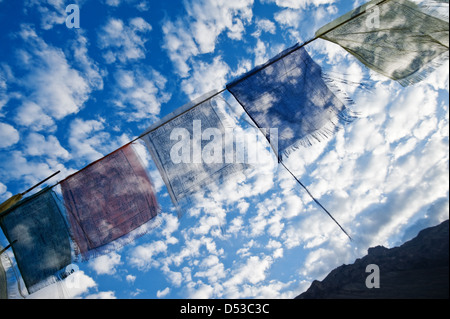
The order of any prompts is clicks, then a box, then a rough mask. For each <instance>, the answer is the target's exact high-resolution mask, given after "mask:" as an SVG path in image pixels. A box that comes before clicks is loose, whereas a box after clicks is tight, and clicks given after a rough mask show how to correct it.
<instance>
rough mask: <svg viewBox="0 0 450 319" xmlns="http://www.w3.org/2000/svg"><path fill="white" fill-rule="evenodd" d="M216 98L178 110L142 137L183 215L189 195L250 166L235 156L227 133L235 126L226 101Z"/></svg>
mask: <svg viewBox="0 0 450 319" xmlns="http://www.w3.org/2000/svg"><path fill="white" fill-rule="evenodd" d="M214 95H215V93H208V94H207V95H206V96H207V97H206V98H205V96H202V97H200V98H199V99H197V100H195V101H192V102H190V103H188V104H186V105H184V106H183V107H180V108H178V109H177V110H176V111H175V112H173V113H171V114H169V115H167V116H166V117H164V118H163V119H161V120H160V121H159V122H158V123H155V124H154V125H152V126H151V127H149V128H148V129H147V130H146V132H145V133H144V134H143V139H144V141H145V142H146V145H147V147H148V149H149V151H150V153H151V155H152V157H153V160H154V162H155V163H156V165H157V167H158V169H159V171H160V173H161V176H162V178H163V180H164V182H165V184H166V186H167V189H168V192H169V194H170V196H171V199H172V201H173V203H174V204H175V205H176V207H177V208H178V210H179V214H180V215H181V214H182V210H183V207H184V206H183V205H185V204H189V203H190V199H191V197H190V195H192V194H194V193H195V192H196V191H198V190H200V189H202V188H203V187H205V186H206V185H211V184H213V183H215V184H216V185H220V183H221V182H223V181H225V180H226V179H228V178H229V177H230V176H231V175H233V174H234V173H237V172H244V171H245V170H246V169H248V168H249V167H250V165H248V164H246V163H241V162H238V161H236V160H235V158H234V157H233V154H234V153H233V147H234V144H233V141H232V140H231V141H230V140H229V137H230V136H231V135H230V134H227V132H232V131H233V123H232V121H231V120H230V118H229V117H227V114H226V111H225V110H226V108H225V105H226V102H225V101H224V100H223V99H221V98H220V97H217V98H211V97H212V96H214ZM208 97H210V98H208ZM227 130H228V131H227ZM231 137H232V136H231ZM230 154H231V156H230Z"/></svg>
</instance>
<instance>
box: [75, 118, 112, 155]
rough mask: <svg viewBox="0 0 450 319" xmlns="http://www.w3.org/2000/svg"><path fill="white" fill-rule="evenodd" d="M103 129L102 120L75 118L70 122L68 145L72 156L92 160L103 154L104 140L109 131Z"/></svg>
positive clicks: (107, 137) (106, 138) (107, 136)
mask: <svg viewBox="0 0 450 319" xmlns="http://www.w3.org/2000/svg"><path fill="white" fill-rule="evenodd" d="M103 130H104V124H103V120H82V119H81V118H76V119H74V120H73V121H72V123H71V124H70V137H69V145H70V147H71V151H72V154H73V157H74V158H76V159H77V160H82V159H85V160H87V161H89V162H93V161H95V160H97V159H99V158H101V157H102V156H103V153H102V152H101V151H102V150H103V151H104V150H105V141H106V140H108V139H109V137H110V135H109V133H106V132H104V131H103Z"/></svg>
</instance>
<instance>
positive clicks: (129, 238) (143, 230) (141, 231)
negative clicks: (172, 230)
mask: <svg viewBox="0 0 450 319" xmlns="http://www.w3.org/2000/svg"><path fill="white" fill-rule="evenodd" d="M161 224H162V219H161V216H160V209H158V212H157V215H156V216H155V217H153V218H151V219H149V220H148V221H147V222H145V223H144V224H142V225H140V226H139V227H137V228H135V229H133V230H132V231H131V232H129V233H127V234H125V235H123V236H121V237H119V238H117V239H115V240H113V241H112V242H110V243H108V244H105V245H102V246H99V247H95V248H91V249H89V250H88V251H85V252H81V251H79V250H77V251H76V260H75V261H74V262H86V261H88V260H91V259H94V258H97V257H100V256H103V255H107V254H110V253H112V252H115V251H117V250H119V249H121V248H123V247H125V246H126V245H128V244H131V243H132V242H133V241H135V240H136V239H138V238H140V237H142V236H145V235H147V234H148V233H149V232H151V231H152V230H154V229H155V228H158V227H159V226H161Z"/></svg>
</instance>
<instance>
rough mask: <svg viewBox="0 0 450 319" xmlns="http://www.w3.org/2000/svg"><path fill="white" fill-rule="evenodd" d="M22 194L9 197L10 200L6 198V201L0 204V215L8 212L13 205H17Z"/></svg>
mask: <svg viewBox="0 0 450 319" xmlns="http://www.w3.org/2000/svg"><path fill="white" fill-rule="evenodd" d="M22 197H23V196H22V194H16V195H14V196H11V197H10V198H8V199H7V200H6V201H4V202H3V203H1V204H0V215H1V214H2V213H3V212H4V211H6V210H8V209H9V208H11V207H12V206H14V205H15V204H17V203H18V202H20V200H21V199H22Z"/></svg>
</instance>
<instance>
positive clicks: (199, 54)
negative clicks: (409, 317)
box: [0, 0, 449, 298]
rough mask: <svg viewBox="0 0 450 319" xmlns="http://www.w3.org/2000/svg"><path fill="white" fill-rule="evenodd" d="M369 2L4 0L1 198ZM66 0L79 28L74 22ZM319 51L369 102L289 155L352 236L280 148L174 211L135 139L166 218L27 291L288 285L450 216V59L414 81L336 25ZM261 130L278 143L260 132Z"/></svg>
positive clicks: (105, 293) (116, 294) (99, 151)
mask: <svg viewBox="0 0 450 319" xmlns="http://www.w3.org/2000/svg"><path fill="white" fill-rule="evenodd" d="M362 2H363V1H339V0H320V1H312V0H228V1H219V0H185V1H154V0H148V1H145V0H97V1H94V0H85V1H74V0H72V1H63V0H47V1H38V0H21V1H8V0H0V26H1V30H2V32H1V34H0V43H1V47H0V201H3V200H6V199H7V198H9V197H10V196H11V195H13V194H16V193H19V192H22V191H24V190H25V189H27V188H28V187H30V186H31V185H33V184H35V183H37V182H38V181H40V180H42V179H43V178H45V177H47V176H49V175H50V174H52V173H53V172H55V171H57V170H61V173H60V174H59V175H58V177H57V178H56V179H55V180H53V182H56V181H57V180H61V179H62V178H64V177H65V176H68V175H70V174H71V173H73V172H75V171H77V170H79V169H81V168H83V167H84V166H86V165H87V164H89V163H91V162H92V161H94V160H96V159H98V158H100V157H102V156H103V155H106V154H108V153H109V152H111V151H113V150H115V149H117V148H118V147H120V146H122V145H124V144H126V143H127V142H128V141H130V140H132V139H133V138H135V137H136V136H138V135H139V134H141V133H142V132H143V131H144V130H145V129H146V128H147V127H148V126H149V125H151V124H152V123H154V122H156V121H157V120H158V119H160V118H162V117H163V116H165V115H167V114H168V113H170V112H172V111H174V110H175V109H176V108H178V107H180V106H182V105H184V104H185V103H187V102H189V101H190V100H192V99H194V98H196V97H198V96H200V95H202V94H204V93H207V92H208V91H210V90H213V89H221V88H223V87H224V86H225V85H226V83H228V82H229V81H231V80H233V79H235V78H236V77H237V76H239V75H240V74H242V73H244V72H246V71H249V70H250V69H252V68H253V67H254V66H256V65H258V64H261V63H263V62H265V61H266V60H268V59H269V58H271V57H273V56H274V55H276V54H277V53H279V52H281V51H282V50H283V49H285V48H288V47H290V46H292V45H293V44H295V43H297V42H303V41H305V40H307V39H309V38H311V37H312V36H313V35H314V32H315V31H316V30H317V29H318V28H320V27H321V26H323V25H324V24H326V23H328V22H330V21H332V20H333V19H334V18H336V17H338V16H340V15H342V14H344V13H345V12H347V11H349V10H351V9H352V8H353V7H355V6H357V5H360V4H362ZM71 3H76V4H78V5H79V7H80V28H79V29H69V28H67V27H66V24H65V19H66V16H67V13H66V12H65V8H66V6H67V5H69V4H71ZM307 51H308V52H309V53H310V54H311V56H312V57H313V58H314V59H315V61H316V62H318V63H319V64H320V65H321V66H322V67H323V68H324V69H325V70H326V71H327V72H329V73H331V74H334V75H336V76H339V77H341V78H344V79H347V80H351V81H354V82H358V81H364V82H366V83H367V84H368V85H369V86H370V87H371V90H363V89H361V88H359V87H357V86H356V85H353V86H352V85H346V86H344V87H343V89H345V91H346V92H347V93H348V94H349V95H350V96H351V97H352V98H353V100H354V101H355V105H354V107H353V109H354V110H355V111H357V112H359V113H360V114H361V116H360V118H359V119H358V120H357V121H355V122H353V123H351V124H349V125H347V126H346V127H345V128H344V129H342V130H340V131H339V132H337V133H336V135H335V136H333V137H332V138H330V139H329V140H326V141H323V142H322V143H319V144H316V145H313V146H311V147H309V148H301V149H299V150H297V151H296V152H295V153H293V154H291V156H290V157H289V159H288V161H287V165H288V166H289V167H290V168H292V170H293V171H294V172H295V174H296V176H298V177H299V178H300V180H301V181H302V182H303V183H304V184H305V185H307V187H308V188H309V189H310V191H311V192H312V193H313V194H314V195H315V196H316V197H317V198H319V199H320V201H321V202H322V204H323V205H324V206H325V207H327V208H328V210H329V211H330V212H331V213H332V214H333V215H334V217H335V218H336V219H337V220H338V221H339V222H340V223H341V225H342V226H343V227H344V228H345V229H346V230H347V231H348V232H349V233H350V234H351V236H352V237H353V238H354V241H353V242H350V241H349V240H348V238H347V237H346V236H345V235H344V234H343V233H342V232H341V231H340V229H339V228H338V227H337V226H336V224H334V222H333V221H331V219H330V218H329V217H328V216H327V215H326V214H324V213H323V212H322V211H321V210H320V209H319V208H318V207H317V206H316V205H315V204H314V203H313V202H312V201H311V199H310V198H309V197H308V196H307V194H306V193H305V192H304V191H303V190H302V189H301V188H300V187H299V186H298V185H297V184H296V183H295V181H294V180H293V179H292V177H291V176H290V175H289V174H288V173H287V172H286V171H285V170H283V169H282V168H280V167H278V168H277V167H273V166H271V165H261V166H260V167H258V168H257V169H256V170H255V171H254V172H252V174H250V175H248V176H244V175H242V176H240V175H238V176H237V177H236V178H235V179H233V180H231V181H229V182H227V183H226V185H224V186H223V187H221V188H220V191H216V192H212V193H201V194H198V196H197V197H196V198H195V199H194V202H193V205H192V208H191V209H190V210H188V211H186V212H185V214H184V216H183V217H182V218H181V219H178V217H177V212H176V210H175V209H174V207H173V205H172V203H171V201H170V197H169V196H168V193H167V189H166V188H165V186H164V184H163V182H162V180H161V178H160V176H159V173H158V171H157V169H156V168H155V166H154V164H153V163H152V161H151V159H150V157H149V156H148V153H147V152H146V151H145V148H144V147H143V146H142V145H140V144H139V143H138V144H136V145H135V148H136V150H137V151H138V152H139V154H141V156H142V158H143V159H145V160H146V163H147V165H148V170H149V173H150V175H151V177H152V178H153V181H154V183H155V187H156V189H157V191H158V199H159V202H160V204H161V207H162V214H161V215H160V220H161V226H160V227H158V228H156V229H154V230H153V231H152V232H151V233H149V234H147V235H145V236H143V237H141V238H139V239H138V240H136V241H135V242H134V243H133V244H130V245H127V246H125V247H123V248H121V249H119V250H118V251H116V252H114V253H112V254H109V255H105V256H102V257H99V258H96V259H93V260H91V261H89V262H84V263H77V264H76V267H78V268H79V271H78V272H76V273H75V274H74V275H73V277H72V278H71V280H72V281H71V282H63V283H60V284H55V285H52V286H49V287H47V288H45V289H43V290H41V291H39V292H37V293H35V294H33V295H30V296H28V297H29V298H60V297H65V298H292V297H294V296H296V295H298V294H300V293H301V292H303V291H304V290H306V289H307V288H308V287H309V285H310V284H311V282H312V281H313V280H315V279H319V280H320V279H322V278H323V277H324V276H325V275H326V274H327V273H328V272H329V271H330V270H332V269H333V268H335V267H337V266H340V265H342V264H344V263H352V262H353V261H354V260H355V259H356V258H359V257H361V256H363V255H365V254H366V252H367V248H368V247H371V246H375V245H385V246H387V247H393V246H395V245H398V244H400V243H402V242H403V241H404V240H407V239H410V238H412V236H414V235H416V234H417V232H418V230H420V229H422V228H424V227H427V226H431V225H436V224H438V223H439V222H441V221H443V220H445V219H448V216H449V209H448V205H449V188H448V184H449V171H448V169H449V155H448V153H449V149H448V148H449V141H448V135H449V123H448V121H449V103H448V101H449V95H448V94H449V93H448V87H449V79H448V78H449V76H448V62H447V63H446V64H445V65H444V66H442V67H440V68H439V69H437V70H436V71H435V72H434V73H433V74H431V75H430V76H429V78H427V79H426V80H425V81H423V82H421V83H420V84H417V85H415V86H412V87H409V88H403V87H401V86H400V85H399V84H398V83H396V82H394V81H391V80H389V79H387V78H385V77H383V76H381V75H378V74H375V73H373V72H371V71H369V70H367V69H366V68H365V67H363V66H362V65H361V64H360V63H359V62H358V61H357V60H356V59H355V58H354V57H352V56H350V55H349V54H347V53H346V52H345V51H344V50H343V49H341V48H339V47H338V46H336V45H334V44H332V43H328V42H325V41H322V40H317V41H315V42H314V43H312V44H311V45H308V46H307ZM224 98H225V99H227V101H229V103H230V104H231V105H232V106H233V109H234V111H235V113H236V114H237V115H236V116H238V117H240V119H244V117H245V116H244V115H243V114H242V110H241V109H240V108H239V106H238V105H237V104H236V102H235V101H234V100H233V99H232V97H231V96H230V95H229V94H227V93H225V94H224ZM246 132H248V133H249V134H251V132H253V131H252V128H251V127H247V128H246ZM255 147H261V152H263V153H264V152H266V153H264V154H265V156H267V158H269V159H270V158H273V157H271V156H272V155H271V153H270V149H269V148H268V146H267V145H265V144H264V141H263V140H260V142H259V144H258V146H255ZM269 162H270V161H269ZM0 240H1V244H2V245H4V246H5V245H6V241H5V238H4V237H3V235H1V236H0ZM11 257H12V256H11Z"/></svg>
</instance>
